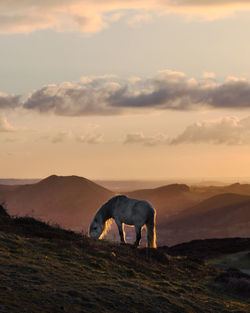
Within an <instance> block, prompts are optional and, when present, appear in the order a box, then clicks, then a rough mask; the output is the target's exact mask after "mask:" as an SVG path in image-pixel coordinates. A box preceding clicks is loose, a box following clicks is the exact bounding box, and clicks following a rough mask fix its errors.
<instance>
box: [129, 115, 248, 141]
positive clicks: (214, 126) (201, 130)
mask: <svg viewBox="0 0 250 313" xmlns="http://www.w3.org/2000/svg"><path fill="white" fill-rule="evenodd" d="M202 143H203V144H215V145H231V146H232V145H237V146H239V145H249V144H250V116H248V117H246V118H242V119H239V118H238V117H235V116H228V117H223V118H220V119H217V120H209V121H202V122H196V123H194V124H191V125H189V126H187V127H186V129H185V130H184V131H183V132H182V133H181V134H179V135H178V136H176V137H174V138H169V137H168V136H167V135H165V134H162V133H158V134H156V135H153V136H145V135H144V134H143V132H134V133H129V134H127V135H126V136H125V140H124V144H142V145H145V146H156V145H173V146H174V145H180V144H202Z"/></svg>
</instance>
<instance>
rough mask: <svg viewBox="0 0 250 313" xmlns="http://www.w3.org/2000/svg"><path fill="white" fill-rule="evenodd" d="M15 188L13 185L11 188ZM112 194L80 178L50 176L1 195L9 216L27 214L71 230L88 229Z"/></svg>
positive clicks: (0, 197)
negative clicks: (92, 219) (99, 209)
mask: <svg viewBox="0 0 250 313" xmlns="http://www.w3.org/2000/svg"><path fill="white" fill-rule="evenodd" d="M13 187H14V186H13ZM113 195H114V193H113V192H112V191H110V190H108V189H106V188H104V187H102V186H99V185H98V184H96V183H94V182H92V181H90V180H88V179H86V178H84V177H79V176H57V175H51V176H49V177H47V178H45V179H43V180H41V181H39V182H37V183H35V184H27V185H20V186H16V187H15V188H14V189H8V190H5V191H2V192H1V188H0V200H2V201H4V202H5V204H6V208H7V210H8V213H10V214H15V215H30V216H34V217H38V218H42V219H43V220H45V221H51V222H54V223H59V224H60V225H61V226H64V227H70V228H73V229H78V230H79V228H80V227H81V229H85V230H86V229H87V228H88V225H89V222H90V220H91V218H92V216H93V214H94V213H95V211H96V210H97V209H98V207H99V206H100V205H101V204H102V203H104V202H105V201H107V200H108V199H109V198H110V197H112V196H113Z"/></svg>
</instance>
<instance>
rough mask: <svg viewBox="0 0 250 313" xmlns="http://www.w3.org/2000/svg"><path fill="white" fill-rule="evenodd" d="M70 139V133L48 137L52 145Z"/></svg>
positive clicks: (62, 132)
mask: <svg viewBox="0 0 250 313" xmlns="http://www.w3.org/2000/svg"><path fill="white" fill-rule="evenodd" d="M71 137H72V132H71V131H61V132H59V133H57V134H56V135H54V136H52V137H50V139H51V142H52V143H61V142H64V141H65V140H67V139H70V138H71Z"/></svg>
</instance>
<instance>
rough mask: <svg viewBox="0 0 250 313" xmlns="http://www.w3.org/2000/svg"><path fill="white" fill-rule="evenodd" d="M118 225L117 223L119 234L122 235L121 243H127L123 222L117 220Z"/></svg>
mask: <svg viewBox="0 0 250 313" xmlns="http://www.w3.org/2000/svg"><path fill="white" fill-rule="evenodd" d="M116 225H117V227H118V230H119V235H120V238H121V243H126V242H125V240H124V230H123V224H122V223H121V222H117V221H116Z"/></svg>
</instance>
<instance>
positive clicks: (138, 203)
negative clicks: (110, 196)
mask: <svg viewBox="0 0 250 313" xmlns="http://www.w3.org/2000/svg"><path fill="white" fill-rule="evenodd" d="M118 197H119V198H118V201H117V205H116V206H115V210H114V218H115V219H116V218H117V219H119V220H120V221H121V222H123V223H125V224H129V225H135V224H141V225H144V224H146V223H147V222H148V221H151V220H154V215H155V209H154V208H153V206H152V205H151V203H150V202H148V201H147V200H140V199H135V198H129V197H127V196H118Z"/></svg>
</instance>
